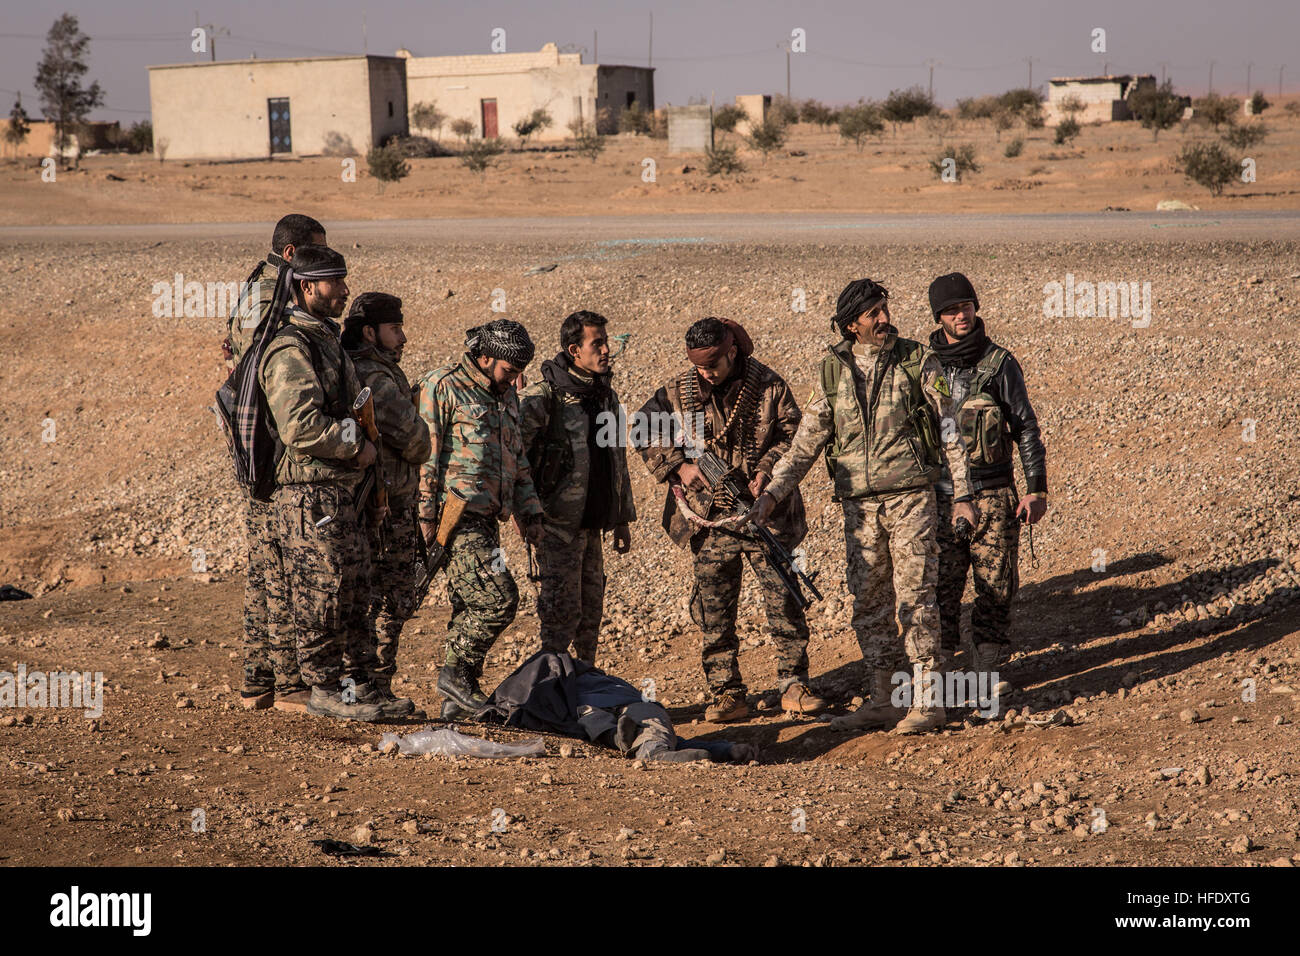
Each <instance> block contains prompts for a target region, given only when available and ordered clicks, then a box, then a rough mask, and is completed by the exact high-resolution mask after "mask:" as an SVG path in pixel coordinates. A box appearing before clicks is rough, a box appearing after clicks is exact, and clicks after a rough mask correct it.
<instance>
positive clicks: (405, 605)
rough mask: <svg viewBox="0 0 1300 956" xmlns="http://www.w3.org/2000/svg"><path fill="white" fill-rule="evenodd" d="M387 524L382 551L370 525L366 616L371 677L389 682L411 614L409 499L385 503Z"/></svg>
mask: <svg viewBox="0 0 1300 956" xmlns="http://www.w3.org/2000/svg"><path fill="white" fill-rule="evenodd" d="M388 507H389V516H388V523H387V524H386V525H384V528H383V535H382V537H383V548H382V549H381V548H380V537H381V536H380V533H379V529H378V528H376V527H375V525H374V522H368V525H369V527H368V534H369V538H370V554H371V560H370V571H371V573H370V613H369V614H368V615H367V617H368V619H369V621H370V626H371V628H372V629H373V632H374V639H375V656H376V657H377V658H378V661H379V663H378V666H376V668H375V671H374V673H375V676H376V677H379V678H383V679H385V680H389V681H391V680H392V679H393V675H394V674H396V673H397V646H398V642H399V641H400V639H401V636H402V628H403V627H404V626H405V625H406V622H407V621H409V620H410V619H411V615H412V614H414V613H415V578H416V569H415V536H416V535H417V534H419V532H418V531H417V530H416V521H415V505H414V503H413V502H412V501H410V500H409V499H407V500H402V499H400V498H394V499H391V500H390V501H389V502H388Z"/></svg>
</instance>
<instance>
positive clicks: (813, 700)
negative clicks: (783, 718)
mask: <svg viewBox="0 0 1300 956" xmlns="http://www.w3.org/2000/svg"><path fill="white" fill-rule="evenodd" d="M829 706H830V702H829V701H828V700H826V699H825V698H824V697H818V696H817V695H816V694H814V693H813V692H812V689H811V688H810V687H809V686H808V685H807V684H806V683H805V682H804V681H801V680H796V681H795V682H794V683H793V684H791V685H790V686H789V687H787V688H786V689H785V693H783V694H782V695H781V709H782V710H783V711H785V712H786V713H787V714H820V713H821V712H822V711H823V710H825V709H826V708H827V707H829Z"/></svg>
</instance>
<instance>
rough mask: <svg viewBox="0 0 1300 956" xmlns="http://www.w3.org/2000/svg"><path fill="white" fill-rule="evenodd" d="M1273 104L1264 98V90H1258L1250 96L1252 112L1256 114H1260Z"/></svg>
mask: <svg viewBox="0 0 1300 956" xmlns="http://www.w3.org/2000/svg"><path fill="white" fill-rule="evenodd" d="M1272 105H1273V104H1272V103H1270V102H1269V101H1268V100H1266V99H1264V91H1263V90H1256V91H1255V92H1254V94H1253V95H1252V96H1251V98H1250V112H1251V113H1252V114H1253V115H1255V116H1258V115H1259V114H1260V113H1262V112H1264V110H1266V109H1268V108H1269V107H1270V106H1272Z"/></svg>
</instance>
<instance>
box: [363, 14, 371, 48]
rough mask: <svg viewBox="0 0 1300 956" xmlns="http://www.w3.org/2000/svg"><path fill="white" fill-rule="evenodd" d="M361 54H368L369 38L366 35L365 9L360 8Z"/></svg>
mask: <svg viewBox="0 0 1300 956" xmlns="http://www.w3.org/2000/svg"><path fill="white" fill-rule="evenodd" d="M361 52H362V53H369V52H370V38H369V36H367V34H366V8H365V7H362V8H361Z"/></svg>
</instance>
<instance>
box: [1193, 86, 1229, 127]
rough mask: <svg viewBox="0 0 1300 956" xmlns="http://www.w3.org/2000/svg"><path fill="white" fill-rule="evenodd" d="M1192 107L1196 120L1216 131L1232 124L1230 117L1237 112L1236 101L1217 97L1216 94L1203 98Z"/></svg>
mask: <svg viewBox="0 0 1300 956" xmlns="http://www.w3.org/2000/svg"><path fill="white" fill-rule="evenodd" d="M1193 105H1194V106H1195V107H1196V116H1197V118H1198V119H1201V120H1203V121H1205V122H1206V123H1209V124H1210V125H1211V126H1213V127H1214V128H1215V129H1216V130H1217V129H1218V128H1219V127H1220V126H1222V125H1223V124H1224V123H1230V122H1232V117H1233V116H1234V115H1236V112H1237V101H1236V100H1233V99H1229V98H1228V97H1226V96H1219V95H1218V94H1217V93H1211V94H1209V95H1208V96H1203V97H1201V98H1200V99H1199V100H1197V101H1196V102H1195V103H1194V104H1193Z"/></svg>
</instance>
